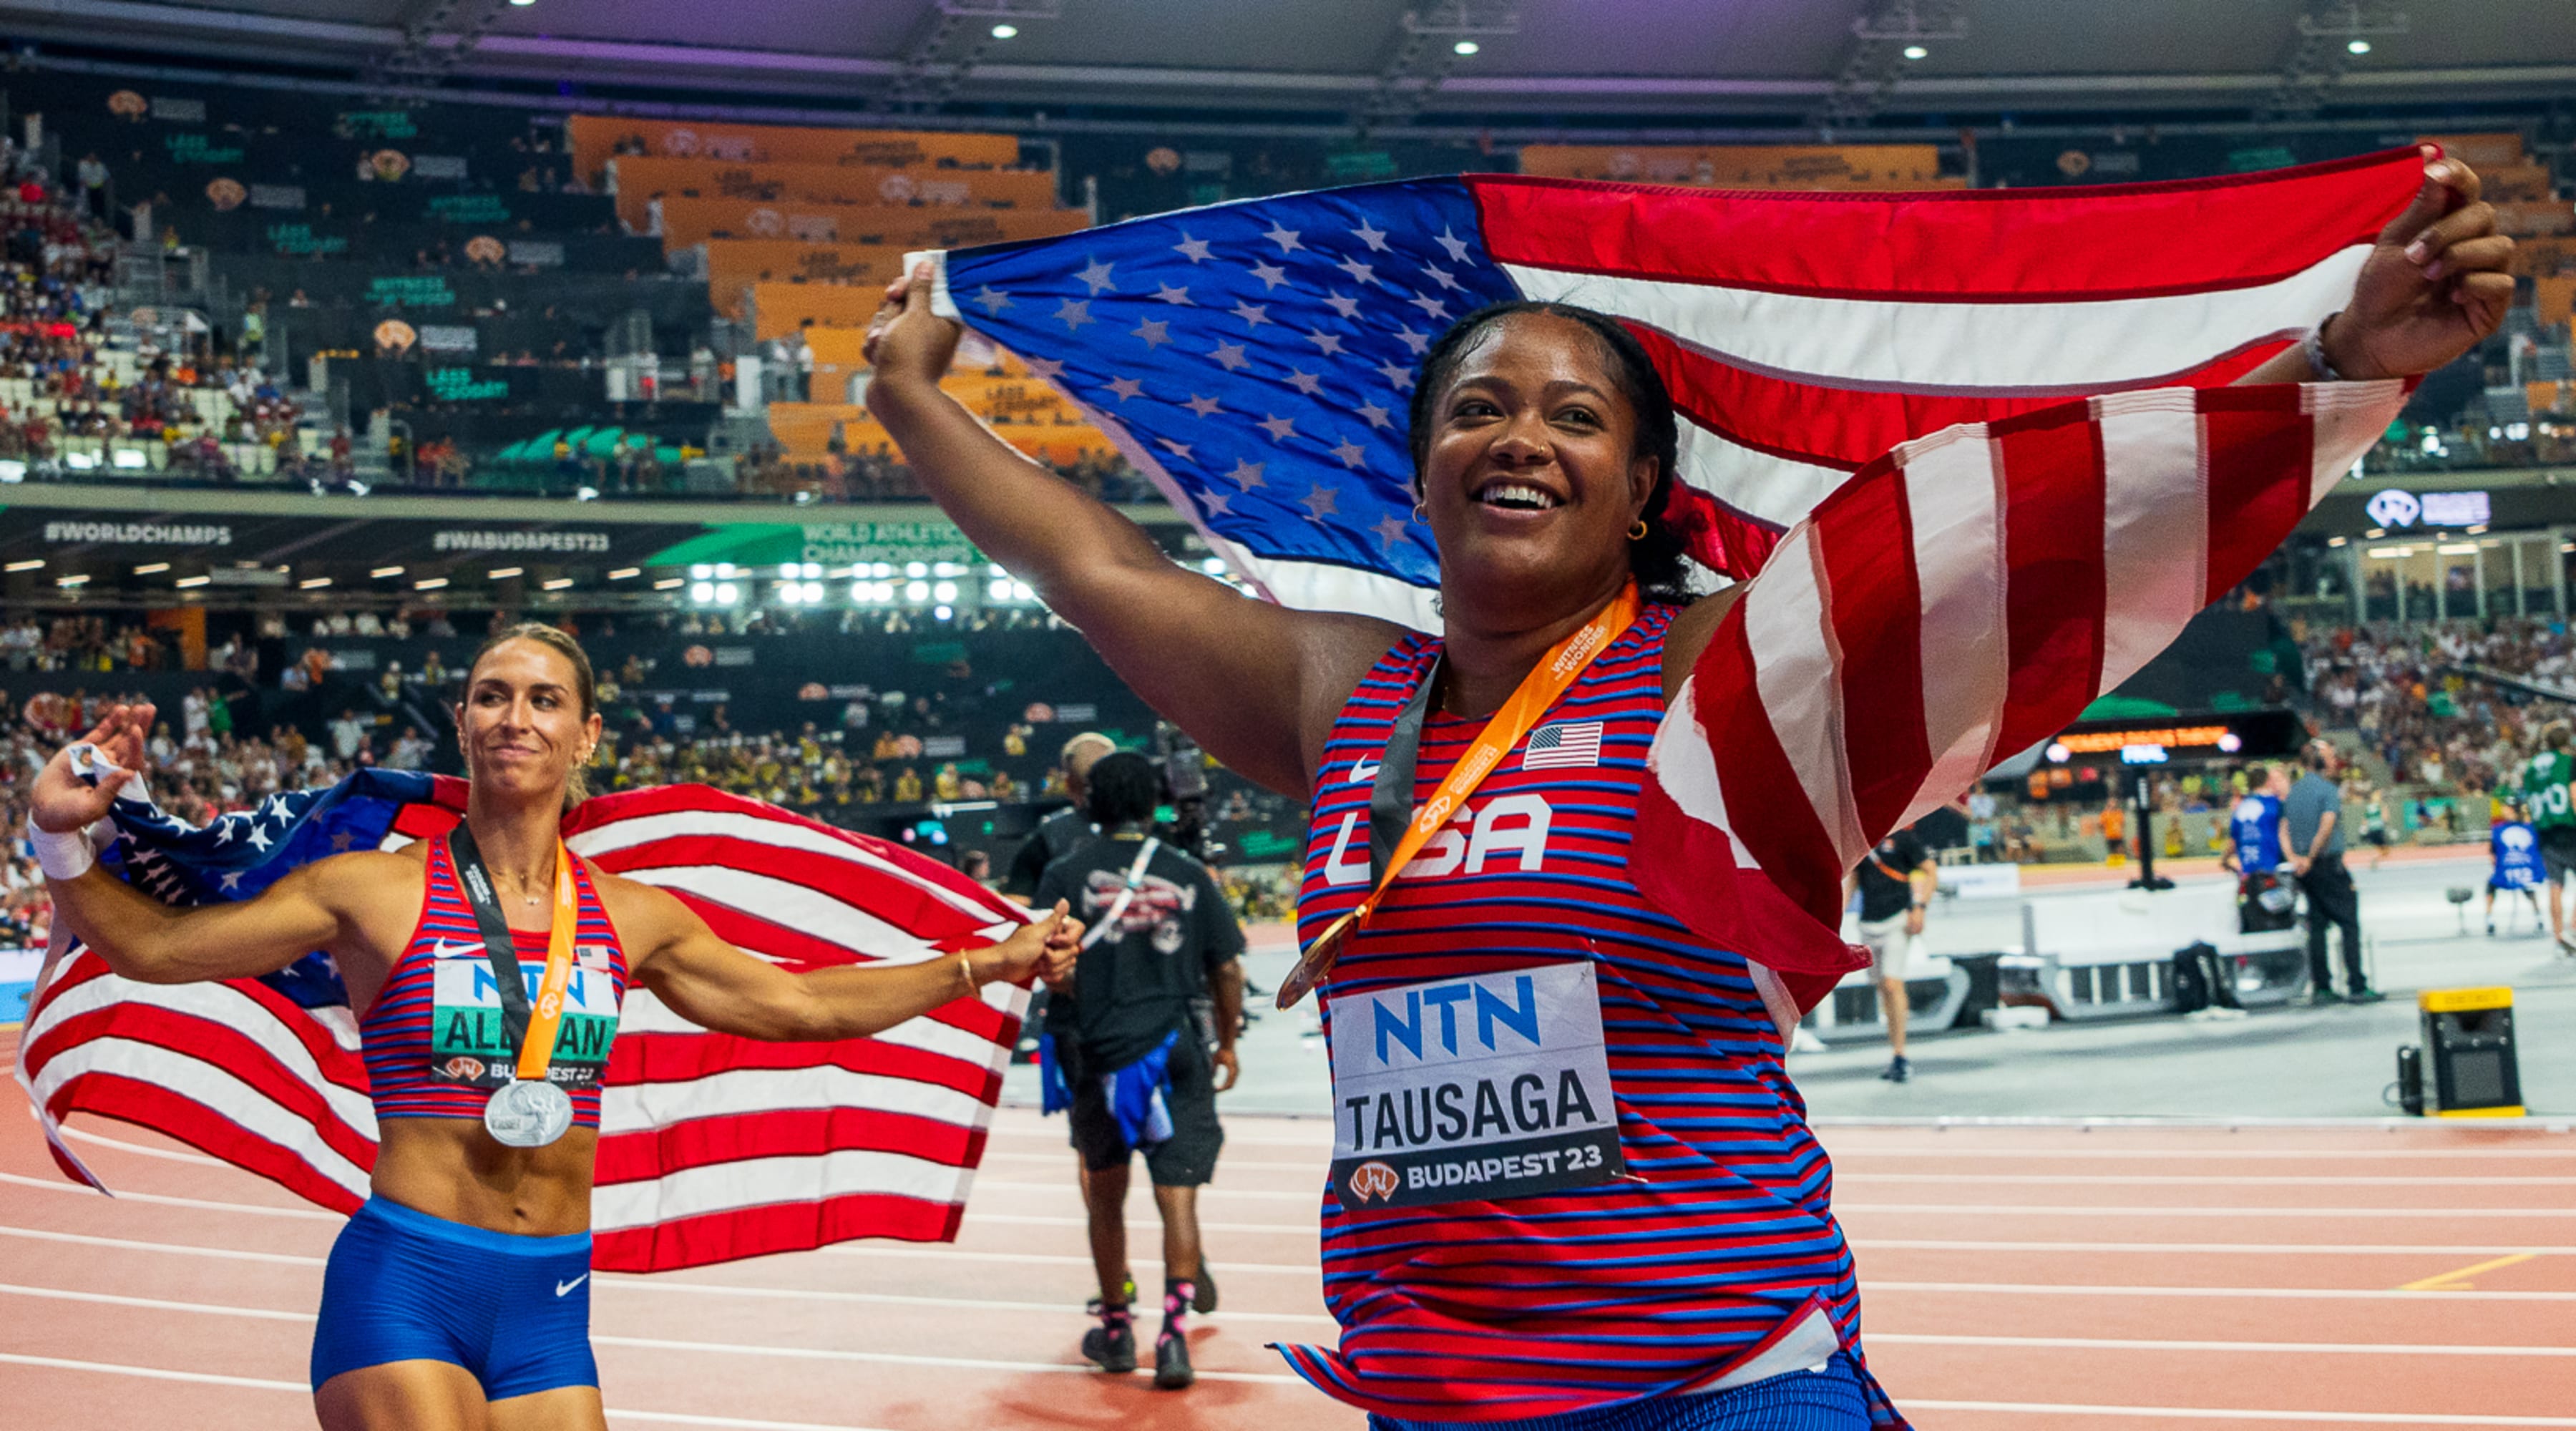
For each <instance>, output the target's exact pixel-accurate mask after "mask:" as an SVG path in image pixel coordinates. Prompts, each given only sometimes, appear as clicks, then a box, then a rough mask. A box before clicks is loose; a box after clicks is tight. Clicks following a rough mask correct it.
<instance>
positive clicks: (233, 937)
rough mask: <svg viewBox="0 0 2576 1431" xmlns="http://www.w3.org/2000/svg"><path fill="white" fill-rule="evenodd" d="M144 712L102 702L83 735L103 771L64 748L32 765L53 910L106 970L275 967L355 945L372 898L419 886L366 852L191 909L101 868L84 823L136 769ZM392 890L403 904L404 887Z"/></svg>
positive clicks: (394, 861)
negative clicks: (90, 774) (93, 770)
mask: <svg viewBox="0 0 2576 1431" xmlns="http://www.w3.org/2000/svg"><path fill="white" fill-rule="evenodd" d="M152 715H153V710H152V707H151V706H148V705H142V706H118V707H116V708H115V709H113V710H111V711H109V712H108V714H107V718H106V719H105V720H103V721H101V722H99V724H98V728H97V729H95V730H93V731H91V732H90V733H89V734H88V735H87V736H86V737H84V738H83V743H84V744H86V745H88V746H90V747H92V748H93V749H94V750H95V751H96V752H97V759H98V761H99V763H100V765H101V767H102V773H103V776H104V778H102V779H100V780H99V781H98V782H97V783H96V784H92V783H90V782H89V781H87V780H84V779H83V778H82V777H81V776H80V775H78V774H77V773H75V772H74V770H73V766H72V748H71V747H66V748H65V749H63V750H59V751H56V752H55V753H54V758H53V759H52V760H50V761H48V762H46V764H45V768H44V770H42V771H41V772H39V773H38V774H37V776H36V783H35V788H34V791H33V798H32V799H31V800H30V801H29V810H28V817H29V821H30V823H32V824H33V825H34V826H35V831H36V833H35V839H36V844H37V853H38V856H39V858H40V859H41V860H42V862H43V864H44V866H45V882H46V885H47V886H48V888H49V889H50V891H51V892H52V894H53V897H54V917H55V918H57V919H60V920H62V921H63V922H64V923H65V924H67V925H69V926H70V928H71V931H72V932H73V933H74V934H77V935H79V936H80V937H81V940H82V941H83V942H84V943H86V944H88V945H89V947H90V948H91V949H92V950H94V951H96V952H97V953H98V955H99V957H101V958H103V959H105V960H106V961H107V966H108V967H109V968H111V969H113V970H115V971H116V972H117V973H119V974H121V975H123V976H125V977H126V978H128V979H136V980H140V981H142V982H144V983H147V984H186V983H193V982H195V981H197V980H201V979H241V978H249V977H252V976H255V975H259V974H270V973H275V972H276V971H277V970H280V969H283V968H285V967H286V966H287V965H289V964H292V963H294V962H295V961H296V960H298V959H301V958H303V957H304V956H305V955H306V954H309V953H311V952H312V951H314V950H316V949H327V950H331V951H333V952H334V953H338V952H342V951H343V950H345V949H348V948H351V947H353V941H354V940H355V939H356V937H357V936H356V932H355V931H356V929H357V927H358V925H359V924H360V923H361V922H362V920H361V914H362V911H364V910H365V909H366V907H367V906H368V905H369V903H370V902H371V901H380V900H383V899H386V898H388V897H389V895H388V891H402V892H405V893H408V892H409V891H411V890H413V889H416V887H417V881H416V878H414V877H413V876H415V875H416V867H414V866H412V865H410V863H409V862H408V861H405V860H404V859H403V858H402V857H401V856H399V855H387V854H378V853H375V852H373V851H365V852H359V853H354V854H346V855H335V856H332V857H331V858H329V859H326V860H320V861H316V862H315V863H313V864H309V865H306V866H304V867H302V868H300V869H297V870H294V871H292V872H290V873H289V874H287V875H286V876H285V877H284V878H282V879H280V880H278V882H277V883H276V884H274V885H271V886H270V887H269V888H268V889H267V890H265V891H263V892H261V893H260V894H259V895H258V896H257V897H255V898H252V899H246V900H242V901H240V902H239V903H225V904H209V905H201V906H198V907H196V908H190V909H182V908H177V907H174V906H171V905H167V904H163V903H162V902H161V901H159V900H157V899H154V898H153V897H152V896H150V895H148V894H145V893H144V892H143V891H141V890H139V889H136V888H135V887H134V886H132V885H130V884H127V883H126V882H125V881H123V880H121V879H118V878H117V877H116V876H114V875H112V874H109V873H108V872H106V871H105V870H102V869H99V868H98V867H97V866H96V865H95V864H94V863H93V862H92V861H91V859H90V855H89V848H88V844H87V837H86V836H85V835H84V834H82V833H81V832H82V831H84V830H86V829H87V828H88V827H89V826H90V825H91V824H92V823H93V822H95V821H97V820H100V819H103V818H105V816H106V815H107V812H108V808H109V806H111V805H112V804H113V803H114V802H115V799H116V791H117V784H118V781H119V780H121V779H123V778H124V777H125V776H126V774H127V773H128V772H130V771H133V770H137V769H139V768H141V766H142V763H143V741H144V737H145V735H146V733H148V732H149V731H150V730H151V729H152ZM388 876H390V877H391V878H390V879H389V878H388ZM390 897H391V898H393V899H395V900H396V901H397V902H399V901H400V900H401V899H403V898H404V894H403V893H397V894H392V895H391V896H390ZM397 917H399V916H398V914H397Z"/></svg>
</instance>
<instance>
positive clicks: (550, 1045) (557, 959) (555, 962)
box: [519, 840, 581, 1082]
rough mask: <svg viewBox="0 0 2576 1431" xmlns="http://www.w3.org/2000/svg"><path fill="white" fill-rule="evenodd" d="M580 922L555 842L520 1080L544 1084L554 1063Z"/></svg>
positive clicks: (567, 863)
mask: <svg viewBox="0 0 2576 1431" xmlns="http://www.w3.org/2000/svg"><path fill="white" fill-rule="evenodd" d="M580 923H581V899H580V896H579V895H577V894H575V893H574V892H573V883H572V855H571V853H570V852H569V851H567V850H565V849H564V844H563V841H561V840H557V841H555V912H554V918H553V920H552V921H551V922H549V923H548V925H547V927H546V975H545V978H544V980H543V981H542V982H540V983H539V984H538V985H537V1002H536V1007H535V1008H533V1009H531V1010H530V1011H529V1014H528V1034H527V1037H525V1038H523V1039H521V1040H520V1041H519V1077H520V1078H521V1079H524V1080H527V1081H530V1082H543V1081H545V1076H546V1067H547V1065H549V1064H551V1063H553V1062H554V1056H555V1037H556V1031H557V1030H558V1029H559V1028H560V1027H561V1026H562V1024H563V1006H564V987H565V986H566V985H568V984H570V983H571V982H572V936H573V930H574V929H575V928H576V927H578V926H579V925H580Z"/></svg>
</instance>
